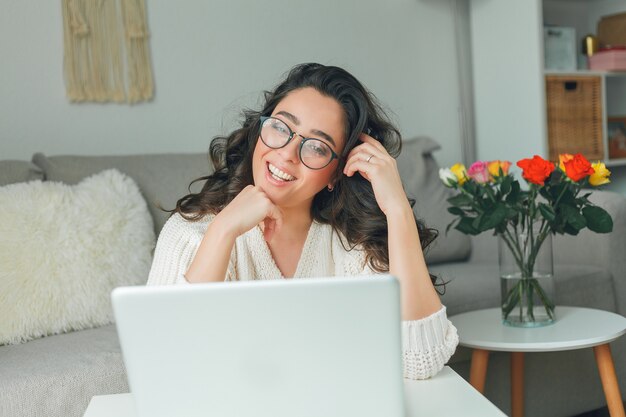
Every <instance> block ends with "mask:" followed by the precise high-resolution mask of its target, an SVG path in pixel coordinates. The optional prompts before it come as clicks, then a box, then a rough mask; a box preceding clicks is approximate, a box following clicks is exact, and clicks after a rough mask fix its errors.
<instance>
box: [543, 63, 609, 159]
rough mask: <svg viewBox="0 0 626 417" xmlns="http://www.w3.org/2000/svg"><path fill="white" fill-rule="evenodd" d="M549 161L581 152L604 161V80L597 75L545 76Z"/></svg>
mask: <svg viewBox="0 0 626 417" xmlns="http://www.w3.org/2000/svg"><path fill="white" fill-rule="evenodd" d="M546 103H547V111H548V147H549V152H550V159H551V160H553V161H556V160H558V158H559V154H562V153H570V154H575V153H579V152H580V153H581V154H583V155H584V156H585V157H586V158H587V159H604V146H603V145H602V79H601V77H598V76H569V75H548V76H546Z"/></svg>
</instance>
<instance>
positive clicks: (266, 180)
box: [252, 87, 345, 210]
mask: <svg viewBox="0 0 626 417" xmlns="http://www.w3.org/2000/svg"><path fill="white" fill-rule="evenodd" d="M272 117H275V118H277V119H280V120H282V121H283V122H285V123H286V124H287V126H289V128H290V129H291V130H292V131H293V132H296V133H297V134H296V135H295V136H294V138H293V139H292V140H291V141H290V142H289V143H288V144H287V145H286V146H284V147H282V148H280V149H272V148H270V147H268V146H266V145H265V144H264V143H263V141H262V140H261V138H260V137H259V138H258V139H257V143H256V147H255V149H254V155H253V157H252V174H253V178H254V185H255V186H258V187H261V188H262V189H263V191H265V193H266V194H267V195H268V197H269V198H270V199H271V200H272V202H273V203H274V204H276V205H277V206H279V207H282V208H301V209H302V210H310V208H311V204H312V203H313V197H315V195H316V194H317V193H318V192H320V191H321V190H322V189H324V188H325V187H327V186H328V185H331V182H332V177H333V173H334V172H335V169H336V168H337V163H338V161H337V159H333V161H332V162H331V163H330V164H329V165H328V166H326V167H325V168H322V169H318V170H313V169H310V168H307V167H306V166H305V165H304V164H303V163H302V161H301V160H300V158H299V156H298V153H299V149H300V142H301V141H302V136H304V137H306V138H316V139H319V140H322V141H323V142H325V143H326V144H328V145H329V146H330V148H331V149H332V150H333V151H334V152H335V153H336V154H338V155H340V154H341V151H342V149H343V146H344V143H345V134H344V126H345V116H344V112H343V109H342V108H341V105H340V104H339V103H338V102H337V101H336V100H335V99H333V98H331V97H328V96H324V95H322V94H321V93H320V92H318V91H317V90H315V89H314V88H311V87H306V88H301V89H298V90H293V91H291V92H290V93H289V94H287V96H285V98H284V99H282V100H281V101H280V102H279V103H278V105H277V106H276V108H275V109H274V112H273V113H272ZM300 135H302V136H300ZM285 178H287V179H285Z"/></svg>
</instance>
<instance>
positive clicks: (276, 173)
mask: <svg viewBox="0 0 626 417" xmlns="http://www.w3.org/2000/svg"><path fill="white" fill-rule="evenodd" d="M268 166H269V169H270V172H271V173H272V174H273V175H274V176H276V177H278V178H280V179H281V180H284V181H293V180H295V179H296V177H294V176H293V175H289V174H287V173H286V172H283V171H281V170H280V169H278V168H276V167H275V166H274V165H272V164H268Z"/></svg>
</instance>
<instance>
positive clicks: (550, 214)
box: [539, 203, 556, 222]
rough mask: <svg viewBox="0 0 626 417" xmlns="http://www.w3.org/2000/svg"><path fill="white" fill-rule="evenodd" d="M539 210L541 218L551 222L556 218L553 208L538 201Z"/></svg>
mask: <svg viewBox="0 0 626 417" xmlns="http://www.w3.org/2000/svg"><path fill="white" fill-rule="evenodd" d="M539 211H540V212H541V215H542V216H543V218H544V219H546V220H547V221H549V222H553V221H554V219H555V218H556V213H555V212H554V209H553V208H552V207H550V206H549V205H547V204H545V203H539Z"/></svg>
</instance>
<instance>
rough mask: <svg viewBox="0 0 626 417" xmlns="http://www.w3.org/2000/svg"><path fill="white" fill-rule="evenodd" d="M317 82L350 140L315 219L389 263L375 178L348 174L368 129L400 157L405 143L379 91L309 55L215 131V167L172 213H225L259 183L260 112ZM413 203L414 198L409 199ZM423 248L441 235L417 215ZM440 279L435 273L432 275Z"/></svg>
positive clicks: (375, 262) (376, 266) (382, 268)
mask: <svg viewBox="0 0 626 417" xmlns="http://www.w3.org/2000/svg"><path fill="white" fill-rule="evenodd" d="M305 87H312V88H314V89H315V90H317V91H318V92H319V93H321V94H323V95H325V96H327V97H331V98H334V99H335V100H337V102H338V103H339V104H340V105H341V107H342V108H343V111H344V113H345V117H344V120H345V137H346V142H345V146H344V148H343V151H342V153H341V155H340V158H339V164H337V168H336V170H335V172H334V174H333V180H334V187H333V190H332V191H329V190H328V189H327V188H324V189H323V190H321V191H320V192H319V193H317V195H316V196H315V197H314V199H313V204H312V208H311V215H312V217H313V219H314V220H316V221H318V222H320V223H324V224H329V225H331V226H332V227H333V229H334V231H335V232H338V233H339V236H343V237H345V240H347V242H343V240H344V239H342V242H343V244H344V248H345V249H346V250H352V249H354V248H355V247H357V246H360V247H362V248H363V250H364V251H365V253H366V259H367V262H368V263H369V265H370V267H371V268H372V269H373V270H374V271H378V272H387V271H389V251H388V239H387V219H386V217H385V214H384V213H383V212H382V211H381V210H380V208H379V206H378V203H377V202H376V198H375V196H374V191H373V189H372V186H371V184H370V182H369V181H368V180H366V179H365V178H363V177H362V176H361V175H360V174H355V175H354V176H352V177H347V176H345V175H342V172H343V168H344V166H345V162H346V161H345V160H346V157H347V155H348V154H349V153H350V151H351V150H352V149H353V148H354V147H355V146H357V145H358V144H359V143H360V141H359V136H360V134H361V132H368V133H369V135H370V136H372V137H374V138H375V139H377V140H378V141H380V143H382V145H383V146H384V147H385V149H386V150H387V152H389V154H390V155H391V156H393V157H397V156H398V155H399V154H400V151H401V149H402V140H401V137H400V132H399V131H398V129H397V128H396V127H395V126H393V125H392V124H391V122H390V121H389V118H388V116H387V114H386V113H385V111H384V110H383V109H382V107H381V106H380V105H379V104H378V103H377V100H376V98H375V97H374V95H373V94H372V93H370V92H369V91H368V90H367V89H366V88H365V87H364V86H363V85H362V84H361V83H360V82H359V81H358V80H357V79H356V78H355V77H354V76H352V75H351V74H350V73H348V72H347V71H346V70H344V69H341V68H338V67H334V66H325V65H321V64H314V63H307V64H300V65H297V66H295V67H294V68H293V69H291V71H289V73H288V74H287V77H286V78H285V79H284V80H283V81H282V82H281V83H280V84H278V86H277V87H276V88H275V89H274V90H273V91H265V93H264V97H265V105H264V106H263V109H262V110H261V111H253V110H244V111H243V116H244V120H243V124H242V126H241V128H239V129H237V130H235V131H234V132H232V133H231V134H230V135H228V136H223V137H216V138H214V139H213V141H212V142H211V145H210V149H209V155H210V158H211V161H212V162H213V166H214V167H215V171H214V172H213V174H211V175H208V176H205V177H201V178H198V179H197V180H194V181H193V182H192V184H193V183H194V182H197V181H205V182H204V185H203V187H202V190H201V191H200V192H199V193H197V194H194V193H192V194H188V195H186V196H184V197H183V198H181V199H180V200H178V202H177V203H176V208H175V209H174V210H171V212H172V213H176V212H177V213H180V215H181V216H183V217H184V218H185V219H187V220H190V221H196V220H199V219H201V218H202V217H204V216H205V215H206V214H209V213H210V214H217V213H219V212H220V211H221V210H222V209H223V208H224V207H226V205H227V204H228V203H230V202H231V201H232V200H233V199H234V198H235V197H236V196H237V195H238V194H239V193H240V192H241V190H243V188H244V187H246V186H248V185H250V184H253V178H252V155H253V153H254V148H255V146H256V143H257V140H258V138H259V129H260V119H259V118H260V117H261V116H270V115H271V114H272V112H273V111H274V109H275V107H276V106H277V105H278V103H279V102H280V101H281V100H282V99H284V98H285V97H286V96H287V94H289V93H290V92H292V91H294V90H297V89H301V88H305ZM409 202H410V204H411V207H413V205H414V204H415V201H414V200H412V199H409ZM415 221H416V223H417V227H418V231H419V237H420V241H421V246H422V249H426V248H427V246H428V245H430V243H432V241H433V240H434V239H435V238H436V237H437V231H436V230H434V229H430V228H427V227H426V226H425V225H424V223H423V222H421V221H420V220H418V219H417V218H415ZM431 280H432V281H433V284H434V283H435V281H436V277H434V276H433V275H431Z"/></svg>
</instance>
